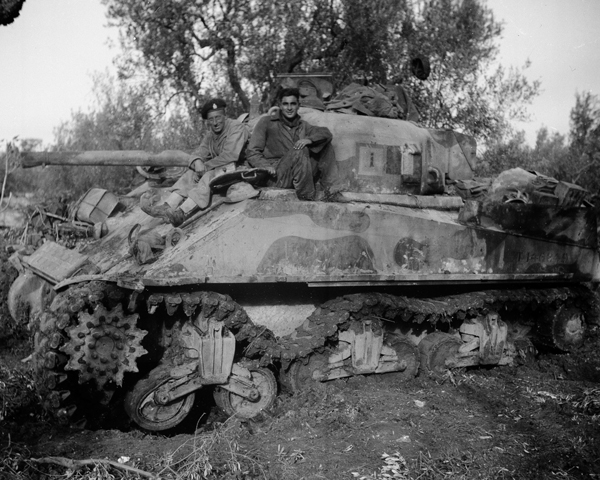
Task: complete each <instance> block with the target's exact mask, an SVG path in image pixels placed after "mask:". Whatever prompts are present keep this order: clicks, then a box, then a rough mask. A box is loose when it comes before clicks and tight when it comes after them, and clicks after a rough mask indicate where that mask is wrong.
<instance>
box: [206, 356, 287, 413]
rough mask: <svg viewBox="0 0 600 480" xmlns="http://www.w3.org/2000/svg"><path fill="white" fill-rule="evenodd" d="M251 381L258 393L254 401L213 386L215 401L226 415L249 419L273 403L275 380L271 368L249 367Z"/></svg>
mask: <svg viewBox="0 0 600 480" xmlns="http://www.w3.org/2000/svg"><path fill="white" fill-rule="evenodd" d="M250 373H251V375H252V383H253V384H254V385H255V386H256V389H257V390H258V392H259V393H260V396H259V398H258V399H257V400H256V401H251V400H249V399H247V398H244V397H240V396H239V395H236V394H235V393H232V392H230V391H228V390H225V389H224V388H219V387H217V388H215V391H214V394H213V396H214V398H215V403H216V404H217V406H218V407H220V408H221V409H222V410H223V411H224V412H225V413H226V414H227V415H229V416H233V415H235V416H236V417H239V418H242V419H250V418H254V417H256V416H258V415H259V414H260V413H261V412H262V411H264V410H268V409H269V408H271V407H272V406H273V404H274V403H275V398H276V397H277V381H276V380H275V375H273V372H271V370H268V369H266V368H256V369H250Z"/></svg>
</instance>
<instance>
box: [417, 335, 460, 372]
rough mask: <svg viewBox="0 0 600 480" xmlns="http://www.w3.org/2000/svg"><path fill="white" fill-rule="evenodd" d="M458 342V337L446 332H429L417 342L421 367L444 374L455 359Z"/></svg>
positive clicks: (427, 370)
mask: <svg viewBox="0 0 600 480" xmlns="http://www.w3.org/2000/svg"><path fill="white" fill-rule="evenodd" d="M460 344H461V342H460V340H459V339H458V338H456V337H455V336H453V335H450V334H448V333H442V332H434V333H430V334H429V335H427V336H426V337H425V338H424V339H423V340H421V342H420V343H419V351H420V353H421V367H422V368H423V369H424V371H426V372H428V373H431V374H434V375H443V374H445V373H446V372H447V371H448V370H449V369H450V365H452V362H453V361H455V360H456V359H457V357H458V347H460Z"/></svg>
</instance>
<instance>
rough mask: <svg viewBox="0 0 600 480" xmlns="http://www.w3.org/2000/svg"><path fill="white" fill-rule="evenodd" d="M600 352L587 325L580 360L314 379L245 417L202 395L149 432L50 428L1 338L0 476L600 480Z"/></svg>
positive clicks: (567, 357)
mask: <svg viewBox="0 0 600 480" xmlns="http://www.w3.org/2000/svg"><path fill="white" fill-rule="evenodd" d="M599 347H600V329H599V328H598V327H597V326H596V327H591V328H590V329H589V331H588V338H587V341H586V344H585V346H584V347H583V348H581V349H580V350H579V351H577V352H574V353H571V354H562V355H559V354H550V353H544V354H541V355H539V357H538V359H537V360H536V361H535V362H533V363H531V364H528V365H522V366H519V367H497V368H489V369H488V368H478V369H472V370H459V371H456V372H454V373H453V374H452V375H447V376H446V377H444V378H442V379H433V378H428V377H424V376H419V377H417V378H415V379H414V380H411V381H409V382H405V383H403V382H401V381H400V378H399V377H398V376H397V375H395V374H385V375H378V376H364V377H355V378H351V379H343V380H336V381H332V382H329V383H327V384H317V385H315V386H314V387H310V388H307V389H306V390H305V391H304V392H302V393H301V394H299V395H296V396H288V395H285V394H281V395H280V397H279V400H278V401H277V403H276V406H275V408H274V410H273V411H271V412H268V413H267V414H265V415H264V418H262V419H260V421H252V422H241V421H239V420H236V419H235V418H230V419H225V418H223V417H222V416H221V415H220V413H219V412H218V410H217V408H216V407H214V405H211V403H212V401H211V396H210V395H204V396H203V398H199V399H197V403H198V404H199V408H197V409H196V411H195V412H194V414H193V415H191V416H190V417H189V420H186V422H185V425H183V426H182V427H181V428H180V429H179V431H178V432H174V433H172V434H170V435H151V434H147V433H144V432H142V431H140V430H138V429H136V428H133V427H131V428H129V429H127V431H119V430H99V431H90V430H71V429H65V428H63V427H58V426H56V425H53V424H52V423H50V422H49V421H48V419H47V418H46V416H45V414H44V413H43V412H42V410H41V408H40V407H39V405H38V403H37V399H36V395H35V391H34V388H33V384H32V377H31V374H30V372H29V367H28V365H27V364H26V363H22V362H21V361H20V359H22V358H24V357H26V356H27V355H28V354H29V348H30V347H29V346H28V343H27V342H21V343H17V344H15V343H14V342H13V343H12V344H7V343H4V344H2V345H0V357H1V358H0V395H1V397H2V400H1V405H0V408H1V410H0V419H1V424H0V478H8V479H12V478H19V479H21V478H23V479H50V478H52V479H67V478H69V479H83V478H89V479H121V478H166V479H188V478H193V479H204V478H206V479H245V480H248V479H291V480H294V479H298V480H299V479H328V480H336V479H352V478H358V479H363V480H372V479H384V478H386V479H445V478H452V479H476V478H481V479H491V478H494V479H496V478H498V479H504V478H506V479H509V478H510V479H512V478H514V479H546V478H562V479H564V478H567V479H569V478H573V479H575V478H586V479H593V478H600V355H598V351H599ZM200 404H203V405H207V406H208V407H209V408H201V407H200ZM210 407H212V408H210Z"/></svg>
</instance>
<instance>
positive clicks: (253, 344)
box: [32, 282, 276, 427]
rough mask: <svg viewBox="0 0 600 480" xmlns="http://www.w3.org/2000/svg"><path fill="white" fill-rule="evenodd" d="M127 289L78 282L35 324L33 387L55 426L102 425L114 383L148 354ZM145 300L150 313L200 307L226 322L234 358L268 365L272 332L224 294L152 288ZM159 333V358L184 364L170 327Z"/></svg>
mask: <svg viewBox="0 0 600 480" xmlns="http://www.w3.org/2000/svg"><path fill="white" fill-rule="evenodd" d="M126 293H129V292H127V291H126V290H123V289H121V288H119V287H117V286H116V285H114V284H111V283H105V282H90V283H88V284H80V285H76V286H73V287H71V288H69V289H68V290H66V291H65V292H62V293H60V294H59V295H58V296H57V297H56V298H55V300H54V301H53V303H52V305H51V307H50V308H49V309H48V311H46V312H44V314H42V315H41V317H40V318H39V319H38V320H37V321H34V323H33V324H34V330H35V334H34V353H33V355H32V361H33V370H34V377H35V384H36V388H37V391H38V394H39V396H40V398H41V401H42V406H43V407H44V409H45V410H46V411H47V412H48V413H49V414H50V415H51V416H52V417H53V418H54V419H56V420H58V421H59V423H63V424H71V425H72V426H76V427H84V426H96V425H101V424H102V425H104V424H105V423H106V419H105V418H102V416H103V415H104V414H106V415H107V416H108V415H109V412H108V410H109V409H108V405H109V403H110V402H111V400H112V397H113V394H114V392H115V387H117V386H121V385H122V383H123V376H124V374H125V373H126V372H137V371H138V368H137V365H136V364H137V359H138V358H139V357H141V356H143V355H144V354H146V353H147V351H146V349H145V348H144V347H142V346H141V341H142V339H143V338H144V336H145V335H146V333H147V332H146V331H145V330H141V329H140V328H138V326H137V320H138V317H139V315H138V314H137V313H135V314H126V313H124V310H123V306H122V305H123V302H124V301H125V300H126ZM134 303H135V301H134ZM146 303H147V306H148V308H149V309H150V307H152V308H154V310H155V309H156V308H158V307H159V306H161V305H164V308H165V309H166V313H167V315H168V316H175V315H176V316H177V318H185V317H184V316H187V317H190V316H191V315H193V314H194V313H195V312H202V314H203V315H204V317H205V318H208V317H210V318H212V319H215V320H218V321H223V322H224V324H225V326H226V327H227V328H229V329H230V330H231V331H232V333H233V334H234V335H235V336H236V342H237V343H238V345H240V346H241V347H242V348H241V349H240V351H239V356H244V357H245V358H248V359H253V360H255V362H256V364H257V365H261V366H264V365H267V364H270V363H271V357H270V355H269V354H268V353H267V352H270V351H272V350H273V346H274V345H275V344H276V339H275V337H274V335H273V334H272V333H271V331H270V330H268V329H267V328H264V327H260V326H257V325H255V324H253V322H252V321H251V320H250V318H249V317H248V315H247V314H246V312H245V311H244V310H243V309H242V308H241V307H240V306H239V305H238V304H237V303H236V302H234V301H233V300H232V299H231V297H229V296H228V295H221V294H218V293H215V292H195V293H192V294H190V293H177V292H168V293H154V294H151V295H149V296H148V297H147V298H146ZM138 307H139V305H138ZM142 308H143V307H142ZM174 323H175V325H176V322H174ZM174 328H176V327H174ZM157 333H158V332H153V333H152V334H150V336H151V338H149V340H150V342H151V343H152V342H153V343H155V344H161V345H162V347H163V348H164V354H163V357H162V358H161V359H160V361H161V363H162V364H171V365H177V364H181V363H183V362H184V361H185V359H184V357H185V355H183V353H182V350H181V349H180V348H179V346H178V345H177V342H173V341H172V338H173V337H174V336H173V335H172V333H173V332H172V331H169V330H168V329H167V330H166V331H163V332H162V334H160V333H158V334H159V336H160V337H161V338H154V337H153V335H156V334H157ZM175 337H176V336H175ZM107 344H109V346H108V347H107ZM90 420H91V422H90ZM117 422H118V420H117ZM92 423H93V424H92Z"/></svg>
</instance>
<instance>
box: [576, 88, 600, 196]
mask: <svg viewBox="0 0 600 480" xmlns="http://www.w3.org/2000/svg"><path fill="white" fill-rule="evenodd" d="M570 119H571V122H570V123H571V129H570V133H569V137H570V140H571V144H570V160H571V162H570V163H569V169H570V171H571V177H572V181H573V182H579V183H581V184H585V185H586V186H588V188H590V187H591V189H592V190H593V191H595V192H598V190H599V187H598V185H600V100H599V99H598V97H597V96H596V95H592V94H591V93H590V92H584V93H581V94H580V93H577V94H576V95H575V106H574V107H573V108H572V109H571V115H570Z"/></svg>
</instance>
